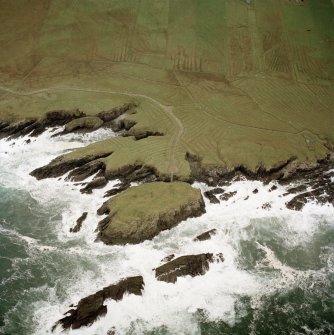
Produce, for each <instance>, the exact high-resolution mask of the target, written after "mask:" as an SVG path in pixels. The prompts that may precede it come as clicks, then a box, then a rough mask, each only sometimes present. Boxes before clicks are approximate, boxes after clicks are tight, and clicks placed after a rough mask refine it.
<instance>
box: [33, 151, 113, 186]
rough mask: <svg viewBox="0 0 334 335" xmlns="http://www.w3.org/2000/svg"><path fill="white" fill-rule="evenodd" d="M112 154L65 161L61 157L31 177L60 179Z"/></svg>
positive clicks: (37, 170) (34, 172)
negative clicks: (74, 170) (69, 172)
mask: <svg viewBox="0 0 334 335" xmlns="http://www.w3.org/2000/svg"><path fill="white" fill-rule="evenodd" d="M110 154H111V152H108V153H103V154H99V155H87V156H83V157H79V158H72V159H64V156H60V157H57V158H56V159H54V160H52V161H51V162H50V163H49V164H47V165H45V166H42V167H40V168H38V169H35V170H34V171H32V172H31V173H30V175H31V176H33V177H35V178H36V179H45V178H56V177H60V176H62V175H64V174H65V173H67V172H68V171H71V170H73V169H75V168H78V167H82V166H84V165H85V164H87V163H90V162H92V161H95V160H97V159H99V158H103V157H107V156H109V155H110Z"/></svg>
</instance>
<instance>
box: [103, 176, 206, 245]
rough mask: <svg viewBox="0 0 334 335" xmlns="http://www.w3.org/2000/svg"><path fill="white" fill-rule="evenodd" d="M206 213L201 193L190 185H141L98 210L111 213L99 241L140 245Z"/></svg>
mask: <svg viewBox="0 0 334 335" xmlns="http://www.w3.org/2000/svg"><path fill="white" fill-rule="evenodd" d="M203 213H205V204H204V201H203V198H202V195H201V192H200V191H199V190H198V189H194V188H192V187H191V186H190V185H189V184H187V183H182V182H174V183H164V182H153V183H147V184H141V185H139V186H135V187H131V188H128V189H126V190H125V191H123V192H122V193H119V194H117V195H116V196H115V197H114V198H112V199H110V200H108V201H107V202H105V203H104V204H103V206H102V207H101V208H100V209H99V210H98V214H109V215H108V217H107V218H105V219H103V220H102V221H101V222H100V224H99V227H98V230H99V233H98V240H100V241H103V242H104V243H106V244H126V243H140V242H142V241H145V240H147V239H152V238H153V237H154V236H156V235H158V234H159V233H160V232H161V231H163V230H166V229H170V228H172V227H174V226H176V225H177V224H178V223H180V222H181V221H183V220H185V219H187V218H190V217H197V216H200V215H202V214H203Z"/></svg>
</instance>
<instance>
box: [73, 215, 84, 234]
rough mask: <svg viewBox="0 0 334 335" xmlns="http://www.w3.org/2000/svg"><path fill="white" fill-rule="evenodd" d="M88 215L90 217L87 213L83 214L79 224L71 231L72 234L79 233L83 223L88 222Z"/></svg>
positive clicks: (78, 221)
mask: <svg viewBox="0 0 334 335" xmlns="http://www.w3.org/2000/svg"><path fill="white" fill-rule="evenodd" d="M87 215H88V213H87V212H84V213H82V215H81V216H80V217H79V219H78V220H77V223H76V224H75V226H74V227H73V228H71V229H70V232H71V233H77V232H78V231H80V229H81V226H82V223H83V222H84V221H85V220H86V218H87Z"/></svg>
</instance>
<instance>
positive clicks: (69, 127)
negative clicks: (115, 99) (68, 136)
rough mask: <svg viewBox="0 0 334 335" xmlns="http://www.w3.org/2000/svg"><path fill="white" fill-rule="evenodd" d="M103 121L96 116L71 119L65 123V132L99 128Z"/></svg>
mask: <svg viewBox="0 0 334 335" xmlns="http://www.w3.org/2000/svg"><path fill="white" fill-rule="evenodd" d="M102 125H103V121H102V120H101V119H100V118H98V117H96V116H86V117H82V118H79V119H75V120H72V121H70V122H68V123H66V124H65V129H64V132H65V133H70V132H73V131H78V130H85V131H92V130H96V129H98V128H100V127H101V126H102Z"/></svg>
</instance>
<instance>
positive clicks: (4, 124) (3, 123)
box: [0, 120, 9, 130]
mask: <svg viewBox="0 0 334 335" xmlns="http://www.w3.org/2000/svg"><path fill="white" fill-rule="evenodd" d="M8 126H9V122H7V121H1V120H0V130H1V129H3V128H6V127H8Z"/></svg>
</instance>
